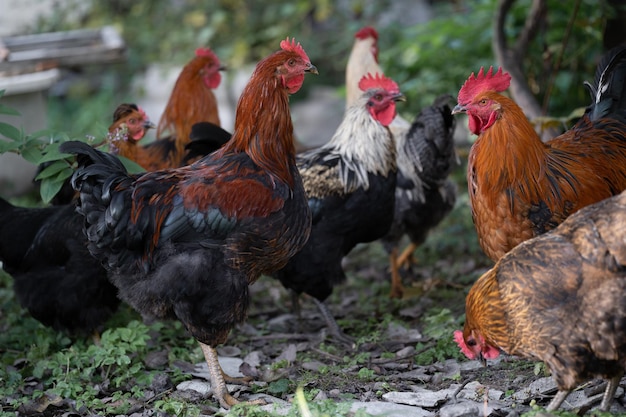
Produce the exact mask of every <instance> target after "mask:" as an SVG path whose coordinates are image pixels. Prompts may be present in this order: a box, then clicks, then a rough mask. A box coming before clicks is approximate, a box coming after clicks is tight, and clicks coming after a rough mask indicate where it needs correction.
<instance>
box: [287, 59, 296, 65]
mask: <svg viewBox="0 0 626 417" xmlns="http://www.w3.org/2000/svg"><path fill="white" fill-rule="evenodd" d="M287 65H289V66H290V67H293V66H294V65H296V60H295V59H293V58H291V59H290V60H289V61H287Z"/></svg>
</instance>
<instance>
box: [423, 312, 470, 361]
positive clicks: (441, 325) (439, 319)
mask: <svg viewBox="0 0 626 417" xmlns="http://www.w3.org/2000/svg"><path fill="white" fill-rule="evenodd" d="M423 322H424V329H423V332H424V335H426V336H429V337H430V338H431V340H433V341H434V342H435V345H434V346H433V347H429V348H428V349H426V347H427V346H428V345H426V344H423V343H418V344H417V346H416V350H417V351H418V352H420V351H422V352H421V353H420V354H419V355H417V356H416V357H415V362H416V363H417V364H418V365H429V364H431V363H434V362H443V361H445V360H446V359H451V358H454V359H457V360H458V359H462V358H463V355H462V354H461V352H460V350H459V347H458V346H457V345H456V343H455V342H454V340H453V339H452V334H453V332H454V330H457V329H458V328H459V327H460V323H459V319H458V318H456V317H454V316H453V315H452V312H451V311H450V310H448V309H447V308H442V309H432V310H430V311H428V312H427V313H426V315H425V316H424V319H423Z"/></svg>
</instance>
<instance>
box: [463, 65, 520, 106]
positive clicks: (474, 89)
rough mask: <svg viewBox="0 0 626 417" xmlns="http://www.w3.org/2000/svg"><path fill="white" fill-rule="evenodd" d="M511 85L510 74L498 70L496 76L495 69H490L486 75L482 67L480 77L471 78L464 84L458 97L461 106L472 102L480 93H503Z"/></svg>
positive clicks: (473, 76) (471, 76) (472, 76)
mask: <svg viewBox="0 0 626 417" xmlns="http://www.w3.org/2000/svg"><path fill="white" fill-rule="evenodd" d="M510 84H511V76H510V75H509V73H508V72H503V71H502V68H498V71H497V72H496V73H495V74H494V73H493V67H489V71H487V73H486V74H485V69H484V68H483V67H480V71H478V75H474V73H473V72H472V75H470V76H469V78H468V79H467V80H466V81H465V84H463V87H461V89H460V90H459V96H458V97H457V99H458V101H459V103H460V104H464V103H468V102H470V101H471V100H472V99H473V98H474V97H475V96H476V94H478V93H482V92H483V91H496V92H498V93H499V92H501V91H504V90H506V89H507V88H509V85H510Z"/></svg>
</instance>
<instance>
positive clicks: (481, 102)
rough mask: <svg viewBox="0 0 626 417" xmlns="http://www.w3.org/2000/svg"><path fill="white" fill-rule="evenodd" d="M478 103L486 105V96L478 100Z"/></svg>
mask: <svg viewBox="0 0 626 417" xmlns="http://www.w3.org/2000/svg"><path fill="white" fill-rule="evenodd" d="M478 104H479V105H481V106H486V105H487V99H486V98H484V99H482V100H480V101H479V102H478Z"/></svg>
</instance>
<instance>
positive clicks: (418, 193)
mask: <svg viewBox="0 0 626 417" xmlns="http://www.w3.org/2000/svg"><path fill="white" fill-rule="evenodd" d="M368 72H369V73H372V74H375V73H378V74H381V75H382V74H383V70H382V69H381V68H380V66H379V64H378V33H377V32H376V30H375V29H374V28H372V27H370V26H366V27H364V28H362V29H361V30H359V31H358V32H357V33H356V34H355V39H354V44H353V46H352V51H351V52H350V58H349V59H348V64H347V66H346V104H347V105H350V104H352V103H353V102H354V100H355V97H356V95H357V93H358V85H357V84H358V80H359V79H360V78H361V77H362V76H363V75H365V74H367V73H368ZM448 97H449V96H446V95H444V96H440V97H438V98H437V99H436V100H435V102H434V103H433V105H432V106H428V107H426V108H424V109H422V110H421V111H420V112H419V113H418V114H417V115H416V116H415V118H414V120H413V121H412V122H411V123H409V122H408V121H407V120H405V119H403V118H402V116H400V115H396V117H395V118H394V119H393V121H392V122H391V124H390V125H389V130H390V131H391V133H392V135H393V139H394V143H395V147H396V154H397V164H398V172H397V177H398V178H397V182H396V192H395V213H394V218H393V223H392V225H391V229H390V231H389V233H388V234H387V235H386V236H385V237H384V238H383V240H382V242H383V245H384V247H385V250H386V251H387V253H388V254H389V264H390V268H391V291H390V296H391V297H393V298H402V296H403V294H404V286H403V284H402V280H401V277H400V268H401V267H402V266H408V265H409V264H410V262H411V261H412V254H413V252H414V251H415V249H416V248H417V247H418V246H419V245H421V244H422V243H424V241H425V240H426V238H427V236H428V233H429V232H430V230H431V229H432V228H434V227H435V226H437V225H438V224H439V223H440V222H441V220H443V219H444V218H445V216H446V215H447V214H448V213H449V212H450V211H451V210H452V208H453V207H454V204H455V202H456V193H457V187H456V184H455V183H454V181H452V180H451V179H450V178H448V177H449V175H450V172H451V171H452V169H453V167H454V166H455V164H456V163H457V162H456V160H457V155H456V151H455V148H454V129H455V126H456V123H455V120H454V117H453V116H452V114H451V109H450V106H449V101H450V99H451V97H450V98H448ZM405 234H406V235H408V237H409V239H410V241H411V243H410V244H409V245H408V246H407V247H406V248H405V249H404V250H403V251H402V253H401V254H398V252H399V251H398V246H399V244H400V240H401V239H402V238H403V236H404V235H405Z"/></svg>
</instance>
